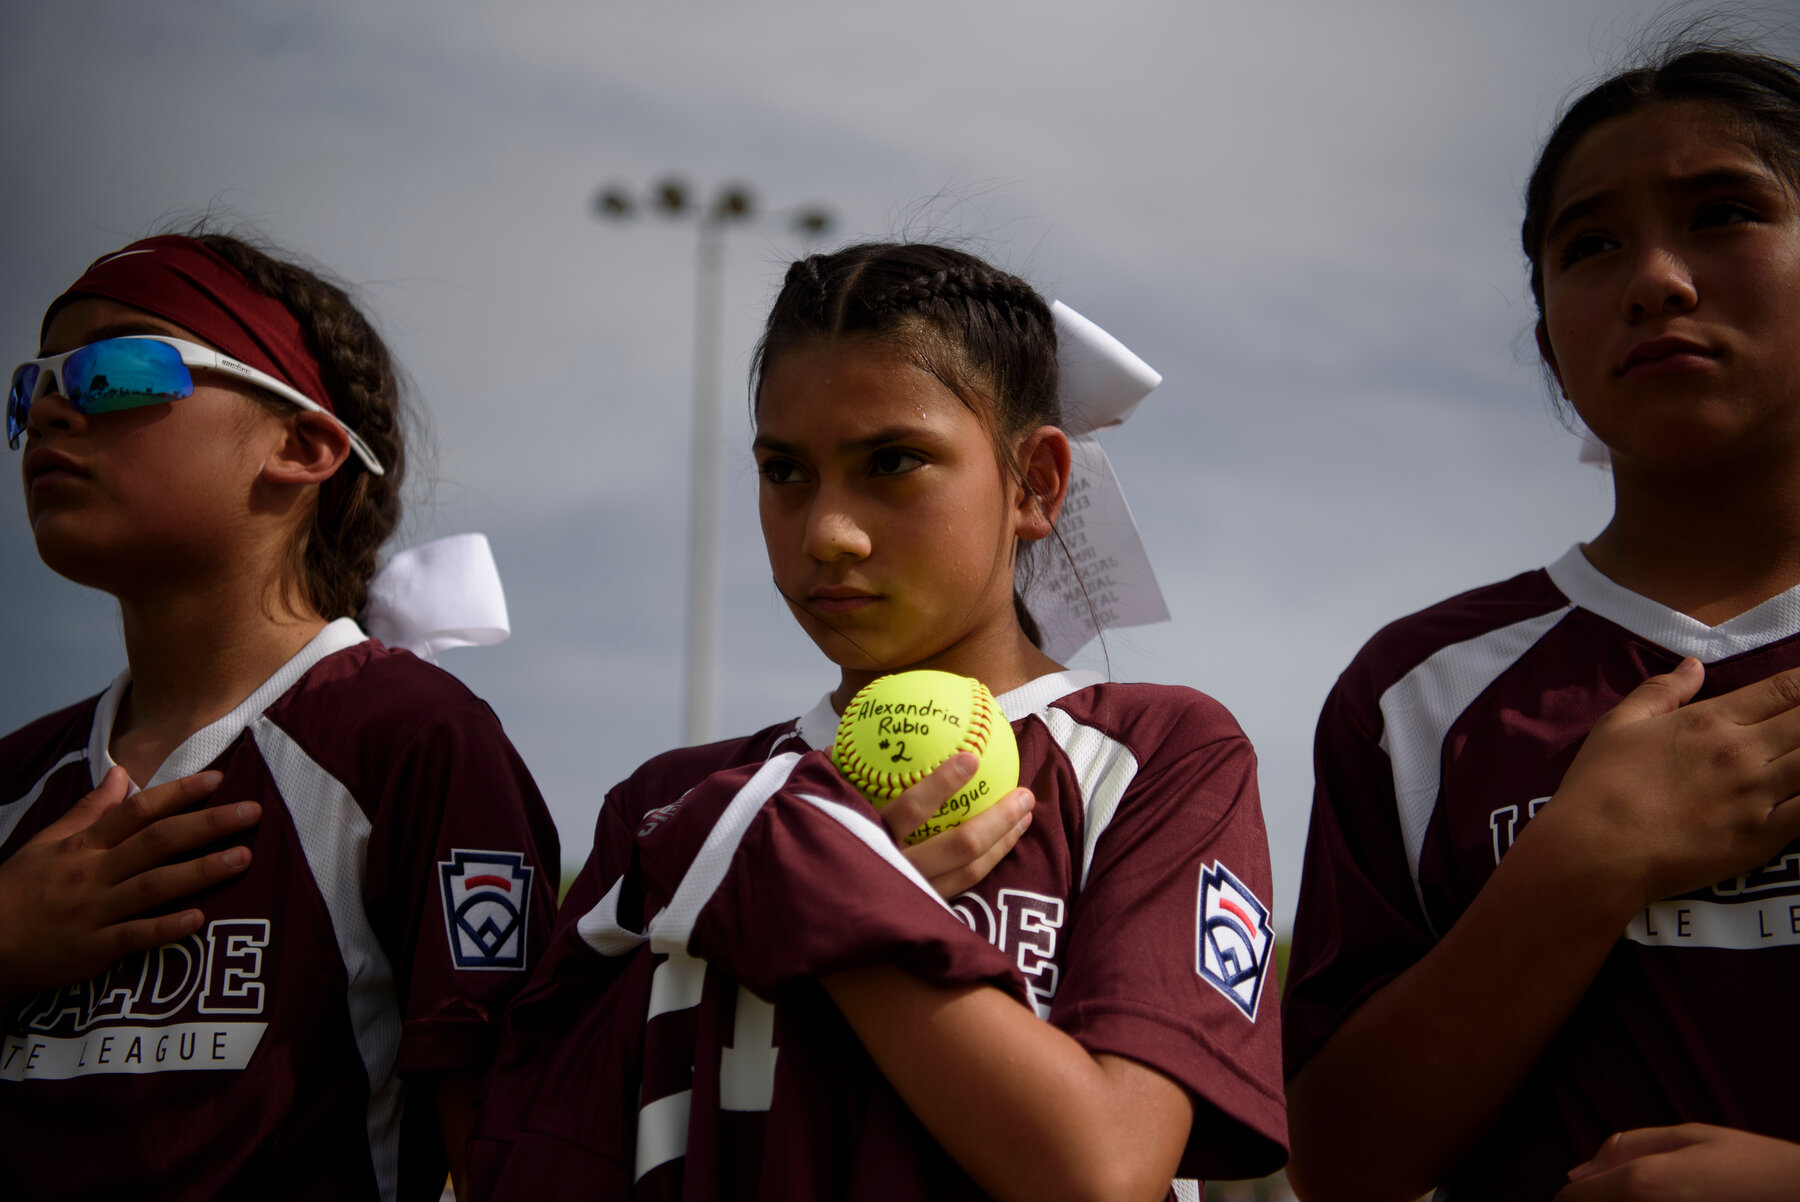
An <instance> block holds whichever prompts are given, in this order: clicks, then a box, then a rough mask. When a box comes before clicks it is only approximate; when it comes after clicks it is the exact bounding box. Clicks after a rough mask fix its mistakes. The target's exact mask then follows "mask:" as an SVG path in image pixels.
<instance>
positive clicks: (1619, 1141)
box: [1569, 1123, 1708, 1181]
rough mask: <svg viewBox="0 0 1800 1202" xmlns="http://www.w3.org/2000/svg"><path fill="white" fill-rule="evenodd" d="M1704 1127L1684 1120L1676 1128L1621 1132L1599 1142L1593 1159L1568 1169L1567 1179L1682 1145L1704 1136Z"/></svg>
mask: <svg viewBox="0 0 1800 1202" xmlns="http://www.w3.org/2000/svg"><path fill="white" fill-rule="evenodd" d="M1707 1130H1708V1129H1707V1128H1706V1127H1705V1126H1704V1125H1703V1124H1700V1123H1684V1124H1682V1125H1681V1126H1678V1127H1639V1128H1637V1129H1636V1130H1634V1131H1620V1132H1619V1133H1617V1134H1616V1135H1614V1136H1612V1137H1611V1138H1609V1139H1608V1140H1607V1141H1606V1142H1605V1143H1603V1144H1601V1145H1600V1150H1599V1151H1598V1152H1596V1153H1594V1158H1593V1159H1592V1160H1590V1161H1588V1162H1587V1163H1586V1164H1578V1165H1576V1166H1575V1167H1574V1168H1572V1169H1570V1170H1569V1180H1570V1181H1584V1180H1586V1179H1587V1178H1589V1177H1593V1176H1595V1175H1597V1174H1600V1173H1604V1172H1607V1171H1608V1170H1610V1169H1616V1168H1618V1167H1619V1166H1620V1165H1622V1164H1626V1163H1629V1162H1630V1161H1633V1160H1636V1159H1637V1158H1638V1157H1640V1156H1654V1155H1656V1154H1657V1153H1658V1152H1673V1151H1674V1150H1675V1149H1677V1148H1685V1147H1687V1146H1688V1145H1689V1144H1692V1143H1698V1142H1699V1141H1700V1140H1701V1139H1703V1138H1704V1137H1705V1135H1706V1132H1707Z"/></svg>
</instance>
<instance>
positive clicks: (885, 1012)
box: [825, 965, 1193, 1202]
mask: <svg viewBox="0 0 1800 1202" xmlns="http://www.w3.org/2000/svg"><path fill="white" fill-rule="evenodd" d="M825 988H826V989H827V991H828V992H829V993H830V994H831V997H832V1000H833V1001H834V1002H835V1003H836V1004H837V1006H838V1008H839V1009H840V1010H841V1011H842V1012H843V1014H844V1016H845V1018H846V1019H847V1020H848V1021H849V1023H850V1025H851V1027H852V1028H854V1029H855V1031H856V1033H857V1036H858V1037H859V1038H860V1039H861V1040H862V1042H863V1045H864V1046H865V1047H866V1048H867V1049H868V1051H869V1054H870V1056H871V1057H872V1058H873V1059H874V1061H875V1063H876V1065H877V1066H878V1067H879V1068H880V1069H881V1071H882V1072H883V1074H885V1075H886V1077H887V1079H888V1081H889V1082H890V1083H891V1084H892V1085H893V1087H894V1089H895V1090H896V1091H897V1092H898V1093H899V1094H900V1096H901V1098H902V1099H904V1100H905V1102H906V1104H907V1105H908V1106H909V1107H910V1108H911V1109H912V1111H913V1113H914V1114H915V1115H917V1116H918V1118H919V1120H920V1121H921V1122H923V1123H924V1124H925V1126H926V1128H927V1129H928V1130H929V1131H930V1132H931V1133H932V1135H933V1136H934V1137H936V1138H937V1140H938V1142H939V1143H941V1144H942V1145H943V1146H944V1149H945V1151H947V1152H948V1153H949V1154H950V1156H951V1157H952V1158H953V1159H954V1160H955V1161H956V1162H957V1163H958V1164H959V1165H961V1166H962V1167H963V1169H964V1170H965V1171H967V1172H968V1173H969V1175H970V1176H971V1177H973V1178H974V1179H975V1180H976V1181H977V1182H978V1183H979V1184H980V1185H981V1186H982V1187H983V1188H984V1189H986V1190H987V1191H988V1192H990V1193H991V1194H993V1195H994V1196H995V1197H996V1198H1001V1199H1031V1200H1032V1202H1043V1200H1045V1199H1058V1198H1102V1199H1107V1200H1108V1202H1116V1200H1124V1199H1132V1198H1151V1199H1157V1198H1161V1197H1163V1196H1164V1195H1165V1194H1166V1192H1167V1190H1168V1188H1169V1181H1170V1179H1171V1178H1172V1177H1173V1176H1174V1175H1175V1170H1176V1166H1177V1164H1178V1163H1179V1161H1180V1157H1181V1151H1182V1148H1183V1147H1185V1145H1186V1142H1187V1135H1188V1128H1189V1126H1190V1124H1191V1123H1192V1121H1193V1105H1192V1102H1191V1101H1190V1100H1189V1099H1188V1096H1187V1093H1186V1091H1185V1090H1183V1089H1182V1088H1181V1087H1180V1086H1179V1085H1177V1084H1175V1083H1174V1082H1173V1081H1171V1080H1169V1079H1168V1078H1167V1077H1164V1076H1163V1075H1162V1074H1160V1073H1158V1072H1156V1071H1155V1070H1153V1069H1150V1068H1147V1067H1145V1066H1144V1065H1141V1064H1139V1063H1137V1062H1136V1061H1132V1060H1127V1059H1124V1058H1121V1057H1116V1056H1106V1055H1101V1056H1095V1055H1092V1054H1090V1053H1089V1052H1088V1051H1087V1049H1085V1048H1084V1047H1082V1046H1081V1045H1080V1044H1079V1043H1077V1042H1076V1041H1075V1040H1074V1039H1072V1038H1070V1037H1069V1036H1068V1035H1066V1034H1064V1033H1063V1032H1062V1031H1060V1030H1058V1029H1057V1028H1055V1027H1053V1026H1051V1025H1050V1024H1049V1023H1046V1022H1043V1021H1041V1020H1040V1019H1038V1017H1037V1016H1036V1015H1035V1014H1033V1013H1032V1012H1031V1011H1029V1010H1028V1009H1026V1008H1025V1007H1024V1006H1023V1005H1021V1004H1020V1003H1018V1002H1016V1001H1014V1000H1013V999H1012V998H1010V997H1008V996H1006V995H1005V994H1003V993H1001V992H1000V991H999V990H996V989H992V988H986V987H961V988H946V987H942V986H937V985H932V984H928V983H927V982H924V981H921V980H920V979H919V978H917V977H914V976H912V975H911V974H909V973H907V972H904V971H902V970H901V969H898V968H894V967H892V966H888V965H879V966H876V967H872V968H867V969H858V970H855V971H852V972H843V973H838V974H835V975H833V976H831V977H828V978H826V980H825Z"/></svg>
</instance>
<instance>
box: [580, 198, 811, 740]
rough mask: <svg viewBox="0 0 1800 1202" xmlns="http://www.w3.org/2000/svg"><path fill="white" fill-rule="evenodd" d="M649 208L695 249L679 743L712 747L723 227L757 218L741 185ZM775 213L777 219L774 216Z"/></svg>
mask: <svg viewBox="0 0 1800 1202" xmlns="http://www.w3.org/2000/svg"><path fill="white" fill-rule="evenodd" d="M648 204H649V207H651V208H653V209H656V210H658V211H659V212H661V213H663V214H665V215H667V216H670V217H681V218H685V217H688V216H690V215H692V216H694V217H695V218H696V219H697V220H698V223H699V245H698V251H697V254H696V268H695V277H694V445H693V472H694V478H693V482H692V506H693V508H692V512H691V513H690V514H689V525H688V597H687V664H686V668H687V679H686V696H685V697H684V699H683V720H682V731H683V738H684V739H685V740H686V742H687V744H688V745H689V746H693V745H695V744H698V743H707V742H710V741H711V740H712V739H713V737H714V735H713V719H714V717H715V715H716V714H717V713H718V708H719V706H718V695H719V679H718V675H719V649H718V642H719V593H720V589H719V525H720V523H719V474H720V466H719V444H720V443H721V442H722V441H723V439H724V430H723V427H724V413H723V411H722V408H721V406H720V403H719V358H720V342H721V339H722V337H723V333H724V329H723V327H724V304H725V269H724V267H725V264H724V260H725V254H724V252H725V230H726V228H727V227H728V226H731V225H747V224H749V223H750V222H751V221H753V220H754V219H755V218H756V216H757V214H756V208H755V202H754V201H753V200H752V199H751V196H750V190H749V189H748V188H746V187H744V186H742V185H739V184H727V185H725V186H724V187H721V188H720V189H719V191H718V194H717V195H716V196H714V197H713V201H712V203H711V204H709V205H706V206H704V207H702V206H700V205H698V204H692V203H690V200H689V193H688V189H687V186H686V185H685V184H683V183H682V182H681V181H680V180H677V179H667V180H664V181H663V182H662V183H660V184H658V185H657V186H656V188H655V189H654V191H653V192H652V193H651V196H650V199H649V202H648ZM637 207H638V206H637V204H636V203H635V202H634V201H633V200H632V198H631V194H630V193H629V192H627V191H625V190H623V189H620V188H604V189H602V190H601V191H600V192H599V193H598V194H597V195H596V196H595V197H594V211H595V212H596V213H597V214H599V215H600V216H601V217H603V218H607V219H609V220H611V219H620V218H626V217H630V216H632V215H633V214H634V213H635V212H636V211H637ZM776 216H780V214H776ZM789 216H790V217H791V219H792V221H791V224H792V228H793V229H795V230H796V231H798V232H800V233H802V234H803V235H818V234H823V233H824V232H825V231H826V230H828V229H829V228H830V226H831V215H830V214H829V213H827V212H825V211H824V210H823V209H818V208H807V209H801V210H796V211H793V212H791V213H790V214H789Z"/></svg>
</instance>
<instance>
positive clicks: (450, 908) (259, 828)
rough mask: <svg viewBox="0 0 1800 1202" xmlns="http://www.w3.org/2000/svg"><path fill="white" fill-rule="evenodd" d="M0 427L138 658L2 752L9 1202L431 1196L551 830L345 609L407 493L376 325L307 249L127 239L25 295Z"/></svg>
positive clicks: (510, 968) (0, 947) (522, 933)
mask: <svg viewBox="0 0 1800 1202" xmlns="http://www.w3.org/2000/svg"><path fill="white" fill-rule="evenodd" d="M6 418H7V437H8V441H9V442H10V443H11V445H12V446H13V447H15V448H18V447H20V446H21V445H22V446H23V450H24V455H23V458H22V467H23V473H24V483H25V494H26V513H27V515H28V516H29V518H30V521H31V526H32V533H33V535H34V537H35V540H36V543H37V549H38V552H39V554H41V555H42V556H43V558H44V561H45V562H46V563H48V564H49V565H50V566H51V567H52V568H54V569H55V570H56V571H58V572H60V573H61V574H63V575H64V576H67V577H68V578H70V579H71V580H75V581H77V582H79V583H81V584H85V585H89V586H91V587H94V588H100V589H104V590H105V591H107V592H109V593H111V594H113V595H114V596H115V597H117V598H118V601H119V610H120V616H121V619H122V625H123V630H124V638H125V647H126V655H127V659H128V661H129V666H128V667H127V669H126V671H124V672H123V673H121V674H120V676H119V677H118V679H117V680H115V681H114V682H113V683H112V685H111V686H110V687H109V688H107V689H105V690H104V691H103V692H101V693H100V694H99V695H98V696H95V697H92V698H89V699H88V700H86V701H83V702H80V703H78V704H76V705H73V706H70V707H69V708H67V709H65V710H62V711H61V712H58V713H54V714H50V715H48V716H46V717H44V718H41V719H39V720H38V721H36V722H33V723H32V724H30V725H28V726H26V727H24V728H23V729H21V730H19V731H16V732H14V733H13V734H11V735H8V736H7V737H5V738H4V739H0V890H3V894H0V896H4V897H5V898H6V899H7V901H8V902H9V903H10V904H9V908H8V910H7V912H6V914H5V915H4V918H3V919H0V926H3V928H4V931H3V934H0V1000H3V1003H4V1008H3V1009H0V1163H4V1164H5V1166H6V1186H5V1189H6V1192H7V1193H8V1196H22V1197H32V1198H40V1197H59V1198H74V1197H79V1198H115V1197H132V1198H143V1199H182V1200H184V1202H188V1200H194V1199H226V1198H233V1199H236V1198H263V1199H277V1198H293V1199H302V1198H305V1199H315V1198H341V1199H368V1200H370V1202H376V1200H381V1202H390V1200H405V1199H426V1198H433V1199H435V1198H436V1197H437V1196H438V1194H439V1192H440V1191H441V1189H442V1187H443V1184H444V1179H445V1166H446V1158H447V1157H449V1158H451V1159H452V1160H453V1161H454V1162H456V1163H458V1164H460V1155H461V1152H462V1149H463V1146H464V1142H465V1136H466V1132H467V1129H468V1125H469V1122H470V1121H471V1117H472V1112H471V1098H472V1096H473V1091H474V1085H475V1083H476V1082H477V1081H478V1080H479V1076H480V1074H481V1072H482V1071H483V1070H484V1069H485V1068H486V1065H487V1060H488V1057H489V1055H490V1053H491V1051H492V1046H493V1040H494V1037H495V1034H496V1030H495V1028H496V1027H497V1025H498V1015H499V1012H500V1010H501V1008H502V1007H503V1006H504V1005H505V1003H506V1001H507V999H508V998H509V997H510V996H511V994H512V993H513V991H514V990H515V989H516V988H517V986H518V985H519V984H520V983H522V982H523V980H524V979H525V968H526V966H527V965H528V964H529V963H530V961H531V959H532V956H533V953H534V951H535V950H537V949H541V947H542V944H543V940H544V937H545V935H547V933H548V929H549V920H550V911H551V908H552V907H553V906H554V904H555V874H556V863H557V841H556V834H555V829H554V828H553V827H552V826H551V824H550V820H549V815H548V813H547V812H546V811H545V809H544V806H543V802H542V800H541V798H540V797H539V796H538V793H537V790H536V788H535V786H534V785H533V784H532V782H531V778H530V776H529V775H528V774H527V773H526V771H525V768H524V766H523V765H522V764H521V763H520V761H519V758H518V756H517V755H516V754H515V753H514V751H513V749H512V746H511V745H510V744H509V743H508V742H507V740H506V737H505V736H504V735H503V734H502V733H501V730H500V726H499V723H498V722H497V721H496V720H495V718H494V715H493V713H492V712H491V711H490V710H488V708H487V707H486V706H485V705H483V704H482V703H481V701H480V700H478V699H477V698H475V697H474V696H472V695H471V694H470V693H469V692H468V691H467V690H466V689H464V688H463V687H462V686H461V685H459V684H458V683H457V682H456V681H455V680H454V679H453V678H452V677H450V676H448V675H446V674H445V673H443V672H440V671H438V670H437V669H436V668H433V667H431V666H429V665H427V664H425V663H424V662H422V661H421V660H419V659H417V658H415V657H414V656H413V655H412V654H410V653H408V652H405V651H400V650H394V649H390V648H387V647H384V646H382V645H381V644H380V643H378V642H376V641H374V640H372V639H370V638H369V637H368V635H366V634H365V633H364V631H363V630H362V628H361V627H359V625H358V624H357V621H356V620H355V616H356V615H359V614H370V615H372V614H374V613H376V611H377V608H378V607H377V606H376V605H375V604H371V603H370V602H371V588H372V584H373V583H374V582H373V581H372V578H373V577H374V576H375V575H376V572H375V568H376V554H377V551H378V550H379V548H380V547H381V544H382V543H383V542H384V541H385V540H386V539H387V537H388V535H389V534H390V533H392V531H393V529H394V527H395V525H396V523H397V522H398V520H399V516H400V495H399V486H400V479H401V476H402V474H403V469H404V466H405V462H406V455H405V443H404V439H403V435H402V429H401V424H400V393H399V384H398V381H397V379H396V376H395V372H394V368H393V366H392V364H391V362H390V360H389V357H388V352H387V348H386V347H385V345H384V344H383V343H382V341H381V339H380V337H379V336H378V335H377V334H376V333H375V331H374V330H373V329H372V327H371V326H370V325H369V323H368V321H367V320H366V319H365V318H364V317H363V315H362V314H361V313H360V312H359V311H358V310H357V308H356V307H355V305H354V304H353V303H352V302H351V301H350V299H349V297H348V296H347V295H346V294H345V293H344V292H343V291H342V290H341V289H339V288H337V287H336V286H334V285H332V284H330V283H328V282H326V281H324V280H322V279H320V278H319V277H318V276H316V275H314V274H313V273H312V272H310V271H307V270H305V269H304V268H301V267H298V266H296V265H294V264H292V263H288V262H285V261H283V260H281V259H278V258H275V257H273V256H271V255H269V254H267V253H265V252H263V251H262V250H259V249H257V248H255V247H253V246H250V245H248V244H247V243H245V242H243V241H240V240H238V239H236V238H232V237H228V236H224V235H219V234H206V233H203V234H199V235H196V236H192V237H186V236H162V237H154V238H147V239H144V240H142V241H139V242H135V243H133V244H131V245H130V246H127V247H125V248H123V249H122V250H119V251H117V252H115V253H113V254H110V255H107V256H105V257H103V258H101V259H99V260H98V261H96V262H95V263H94V264H93V265H92V266H90V267H89V268H88V269H87V271H86V272H85V273H83V275H82V276H81V278H80V279H78V280H77V281H76V282H75V283H74V284H73V285H72V286H71V287H70V288H69V289H68V290H67V291H66V292H64V293H63V294H62V295H61V296H58V297H57V298H56V299H55V300H53V301H52V302H51V303H50V306H49V308H48V310H47V311H46V312H45V315H44V322H43V327H42V331H41V335H40V345H39V357H37V358H34V359H31V360H29V361H27V362H25V363H23V364H21V365H19V367H18V368H17V369H16V370H15V371H14V372H13V375H12V382H11V390H10V392H9V394H8V397H7V410H6ZM388 616H389V617H393V618H401V617H404V616H405V615H403V614H398V613H396V614H389V615H388ZM137 784H142V785H143V786H144V789H143V791H142V792H141V793H138V792H137V791H136V785H137ZM127 793H130V794H132V795H133V796H132V797H131V798H130V799H127V798H126V794H127ZM209 794H210V795H211V797H212V798H213V799H214V801H216V802H217V803H218V804H212V805H209V806H208V807H207V808H203V809H199V810H193V811H191V812H184V811H187V810H189V809H190V807H192V806H193V805H195V804H196V803H198V802H200V801H201V800H203V799H204V798H206V797H207V796H208V795H209ZM146 824H148V825H146ZM190 852H196V853H203V854H198V855H196V856H195V857H194V858H192V859H186V858H184V857H185V856H186V855H187V854H188V853H190ZM196 889H199V890H201V892H199V893H194V894H193V896H192V899H191V900H192V901H193V902H194V903H196V904H195V905H192V906H188V907H187V908H181V907H177V908H176V909H175V912H173V913H169V912H167V903H169V902H172V901H176V900H178V899H187V898H188V895H189V894H190V893H193V891H194V890H196ZM97 1139H98V1140H103V1141H104V1153H103V1154H100V1153H97V1151H96V1140H97Z"/></svg>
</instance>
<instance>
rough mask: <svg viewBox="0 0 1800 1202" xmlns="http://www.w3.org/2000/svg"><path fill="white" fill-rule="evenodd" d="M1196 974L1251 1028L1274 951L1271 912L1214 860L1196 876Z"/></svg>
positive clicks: (1229, 870)
mask: <svg viewBox="0 0 1800 1202" xmlns="http://www.w3.org/2000/svg"><path fill="white" fill-rule="evenodd" d="M1196 919H1197V921H1196V924H1195V925H1196V926H1197V927H1198V936H1199V937H1198V941H1197V942H1198V947H1197V948H1196V949H1195V956H1194V969H1195V971H1196V972H1198V973H1199V974H1200V977H1201V979H1202V980H1204V981H1205V982H1206V983H1207V984H1209V985H1211V986H1212V987H1213V988H1214V989H1217V990H1218V991H1219V992H1220V993H1222V994H1224V995H1225V996H1226V997H1228V998H1230V999H1231V1001H1232V1003H1233V1004H1234V1005H1236V1006H1237V1008H1238V1009H1239V1010H1242V1011H1243V1012H1244V1015H1245V1016H1246V1017H1247V1018H1249V1019H1250V1021H1251V1022H1255V1021H1256V1005H1257V1003H1258V1002H1259V1001H1260V1000H1261V999H1262V991H1263V981H1264V979H1265V978H1266V977H1267V975H1268V971H1269V964H1270V961H1271V960H1272V959H1273V957H1274V951H1275V928H1274V927H1273V926H1271V925H1270V923H1269V908H1268V907H1267V906H1265V905H1263V904H1262V902H1260V901H1258V900H1257V898H1256V895H1255V894H1254V893H1252V892H1250V889H1249V886H1247V885H1245V884H1244V882H1242V881H1240V880H1238V878H1237V876H1236V874H1235V873H1233V872H1232V871H1231V869H1229V868H1227V867H1225V865H1224V864H1222V863H1221V862H1219V861H1218V860H1214V861H1213V866H1212V867H1211V868H1202V869H1201V870H1200V903H1199V912H1198V914H1197V916H1196Z"/></svg>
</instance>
